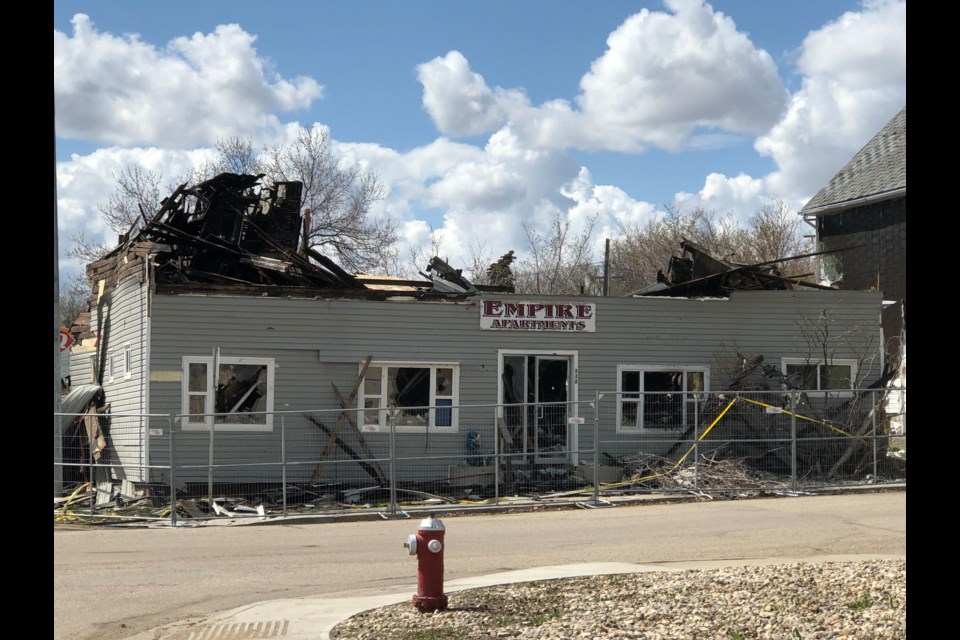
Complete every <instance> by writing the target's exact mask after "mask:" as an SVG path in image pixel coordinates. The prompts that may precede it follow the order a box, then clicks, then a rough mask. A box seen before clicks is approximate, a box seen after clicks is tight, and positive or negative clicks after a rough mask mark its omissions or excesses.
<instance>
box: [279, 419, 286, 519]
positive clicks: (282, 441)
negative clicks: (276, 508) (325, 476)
mask: <svg viewBox="0 0 960 640" xmlns="http://www.w3.org/2000/svg"><path fill="white" fill-rule="evenodd" d="M284 418H286V416H285V415H284V414H282V413H281V414H280V482H282V483H283V484H281V485H280V495H281V496H282V498H281V499H282V500H283V517H287V429H286V423H285V422H284Z"/></svg>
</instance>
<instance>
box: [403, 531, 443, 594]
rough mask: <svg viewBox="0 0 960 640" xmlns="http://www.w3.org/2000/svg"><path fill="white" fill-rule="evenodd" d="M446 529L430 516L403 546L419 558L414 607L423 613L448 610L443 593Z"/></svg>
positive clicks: (408, 537)
mask: <svg viewBox="0 0 960 640" xmlns="http://www.w3.org/2000/svg"><path fill="white" fill-rule="evenodd" d="M445 532H446V527H444V526H443V522H441V521H440V519H439V518H435V517H433V514H430V515H429V516H427V517H426V518H424V519H423V520H421V521H420V526H419V528H418V529H417V535H412V534H411V535H410V536H407V541H406V542H404V543H403V546H404V547H405V548H406V549H408V550H409V551H410V555H412V556H417V593H416V595H414V596H413V606H415V607H416V608H417V610H418V611H420V612H421V613H432V612H434V611H436V610H437V609H446V608H447V596H446V595H444V593H443V534H444V533H445Z"/></svg>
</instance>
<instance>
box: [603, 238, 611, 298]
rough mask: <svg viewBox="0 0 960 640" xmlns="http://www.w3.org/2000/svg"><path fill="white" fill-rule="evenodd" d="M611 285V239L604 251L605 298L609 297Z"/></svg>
mask: <svg viewBox="0 0 960 640" xmlns="http://www.w3.org/2000/svg"><path fill="white" fill-rule="evenodd" d="M609 283H610V238H607V243H606V248H605V249H604V250H603V297H604V298H606V297H607V291H609V286H608V285H609Z"/></svg>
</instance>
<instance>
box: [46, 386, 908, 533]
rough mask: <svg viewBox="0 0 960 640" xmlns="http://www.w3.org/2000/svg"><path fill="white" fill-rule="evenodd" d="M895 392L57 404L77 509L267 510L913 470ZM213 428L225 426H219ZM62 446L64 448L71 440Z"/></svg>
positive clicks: (493, 500) (702, 488) (61, 459)
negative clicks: (318, 403) (166, 408)
mask: <svg viewBox="0 0 960 640" xmlns="http://www.w3.org/2000/svg"><path fill="white" fill-rule="evenodd" d="M889 393H890V390H889V389H883V390H875V389H867V390H859V391H829V392H825V391H789V392H784V391H776V392H709V393H708V392H698V393H695V392H685V393H654V392H646V393H643V392H640V393H617V392H608V393H605V392H597V393H595V395H594V397H593V398H592V399H590V400H589V401H581V402H562V403H529V404H509V405H458V406H454V405H451V404H446V405H437V406H428V407H404V408H400V409H397V408H387V409H378V408H370V409H357V408H348V409H336V410H316V411H282V412H273V413H269V414H245V415H244V417H243V423H237V422H235V420H236V415H233V416H225V415H190V416H187V415H156V414H155V415H130V414H109V413H108V414H103V413H100V414H96V413H95V412H94V414H93V415H92V414H91V412H88V413H84V414H56V416H55V417H56V418H57V419H58V420H59V424H60V425H61V431H62V436H61V442H60V443H59V444H60V445H61V447H60V450H59V452H57V453H56V454H55V461H54V477H55V486H54V514H55V518H56V519H57V520H60V521H64V520H67V521H76V520H89V519H95V520H103V519H117V520H130V519H168V520H170V521H171V522H172V523H177V522H178V521H180V522H183V521H186V520H188V519H189V520H195V521H203V520H207V519H213V518H245V517H250V518H267V517H283V516H295V515H305V514H344V513H348V512H353V511H364V512H376V513H379V514H381V516H382V517H384V518H390V517H403V516H405V515H408V512H409V511H416V510H424V509H433V510H437V509H442V510H453V509H476V508H489V507H494V506H504V505H516V506H533V505H543V504H552V503H575V504H578V505H579V506H584V507H601V506H607V505H609V504H612V503H614V502H616V501H617V500H622V499H623V498H624V496H630V495H641V494H649V493H689V492H693V493H696V494H699V495H704V496H712V495H729V494H741V493H743V492H754V493H757V492H793V493H797V492H803V491H816V490H821V489H823V488H826V487H837V486H844V485H851V484H884V483H902V482H905V480H906V455H905V453H906V431H905V426H903V425H905V423H906V420H905V403H900V404H897V405H896V406H894V405H892V404H891V403H890V402H888V399H889V397H890V396H889ZM211 427H213V428H211ZM56 450H57V449H56V447H55V451H56Z"/></svg>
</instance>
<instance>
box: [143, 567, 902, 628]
mask: <svg viewBox="0 0 960 640" xmlns="http://www.w3.org/2000/svg"><path fill="white" fill-rule="evenodd" d="M874 557H879V556H866V555H856V556H818V557H806V558H802V559H799V558H768V559H751V560H731V561H706V562H684V563H675V564H671V565H670V566H669V567H666V566H663V565H641V564H628V563H617V562H604V563H592V564H571V565H558V566H550V567H539V568H536V569H524V570H520V571H509V572H506V573H494V574H489V575H485V576H477V577H473V578H464V579H461V580H452V581H450V582H447V583H446V585H445V589H444V591H445V592H446V593H453V592H456V591H463V590H465V589H475V588H478V587H488V586H494V585H499V584H510V583H516V582H528V581H532V580H554V579H558V578H570V577H578V576H591V575H602V574H615V573H638V572H654V571H682V570H686V569H716V568H720V567H733V566H745V565H764V564H779V563H789V562H799V561H803V562H808V563H809V562H829V561H841V560H866V559H872V558H874ZM884 557H885V556H884ZM415 592H416V585H415V584H412V586H411V588H410V589H408V590H406V591H403V592H394V593H385V594H382V595H376V596H366V597H356V598H324V597H312V598H293V599H285V600H269V601H266V602H259V603H255V604H251V605H247V606H244V607H238V608H236V609H231V610H227V611H221V612H217V613H214V614H212V615H210V616H205V617H203V618H195V619H188V620H182V621H180V622H177V623H174V624H171V625H166V626H163V627H159V628H156V629H151V630H150V631H146V632H143V633H139V634H137V635H135V636H132V637H131V638H129V640H257V639H261V638H263V639H268V638H283V639H285V640H327V639H328V638H329V637H330V631H331V630H332V629H333V628H334V627H335V626H336V625H337V624H339V623H340V622H342V621H343V620H346V619H347V618H349V617H351V616H353V615H355V614H357V613H360V612H362V611H367V610H369V609H376V608H379V607H384V606H387V605H392V604H397V603H400V602H409V601H410V599H411V597H412V596H413V594H414V593H415ZM410 606H411V607H412V606H413V605H412V604H411V605H410Z"/></svg>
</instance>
